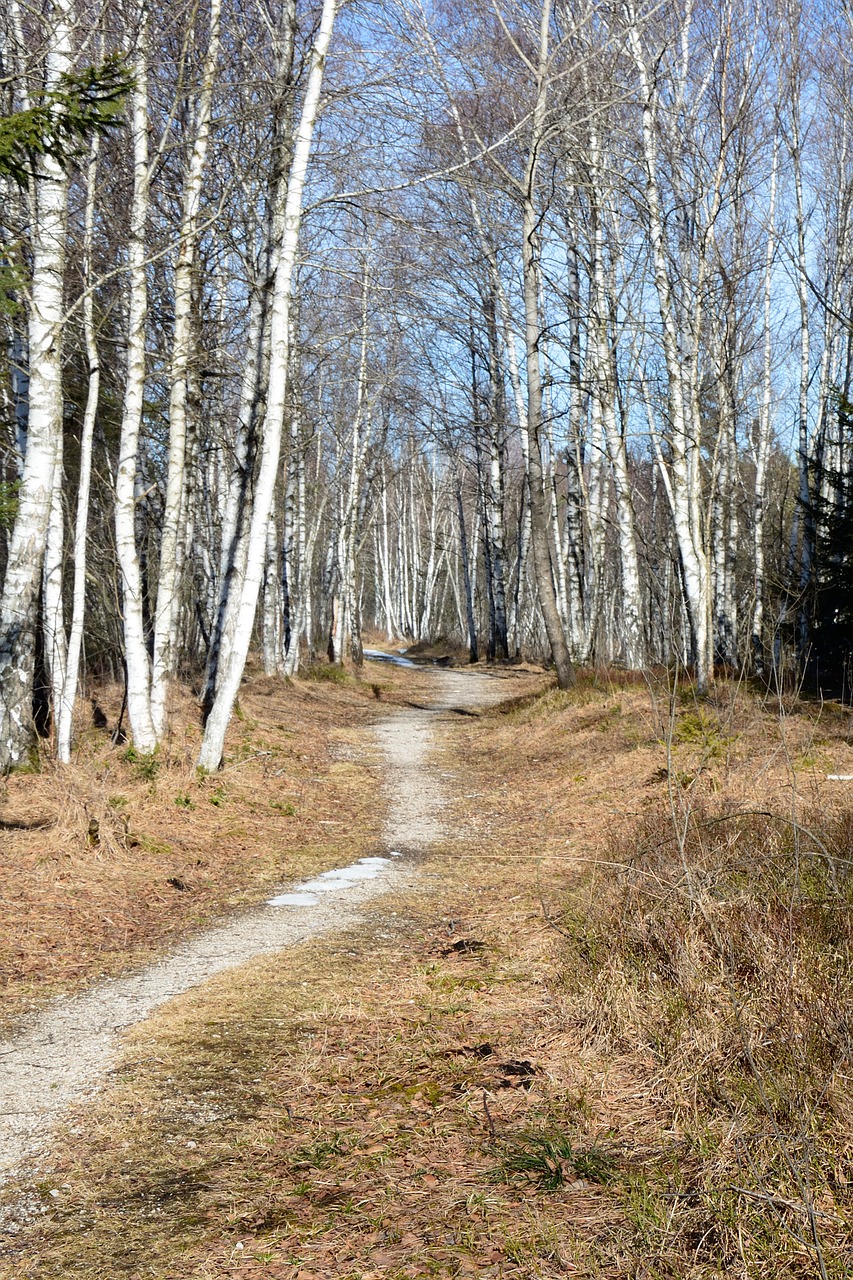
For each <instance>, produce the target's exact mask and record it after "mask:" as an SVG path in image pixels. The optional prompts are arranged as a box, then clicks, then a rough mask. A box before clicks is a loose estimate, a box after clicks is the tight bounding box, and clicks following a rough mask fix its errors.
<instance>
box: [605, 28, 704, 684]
mask: <svg viewBox="0 0 853 1280" xmlns="http://www.w3.org/2000/svg"><path fill="white" fill-rule="evenodd" d="M625 12H626V15H627V18H628V29H627V36H628V46H629V49H630V52H631V55H632V57H633V60H634V64H635V66H636V69H637V73H638V77H639V81H640V88H641V92H642V147H643V164H644V178H645V197H646V214H647V218H648V228H649V237H650V240H651V247H652V261H653V268H654V286H655V292H656V295H657V303H658V311H659V314H660V320H661V329H662V343H663V352H664V360H665V364H666V371H667V407H668V412H669V419H670V445H671V454H672V457H671V464H670V465H671V480H670V492H671V495H672V513H673V524H674V527H675V534H676V539H677V542H678V551H679V557H680V560H681V571H682V581H683V585H684V601H685V606H686V612H687V616H688V619H689V622H690V630H691V634H692V637H693V646H692V647H693V656H694V662H695V667H696V685H697V689H698V690H699V692H700V693H701V692H704V691H705V689H706V688H707V686H708V681H709V680H710V679H711V677H712V676H713V660H712V654H711V648H710V639H711V635H710V628H709V625H708V624H709V615H710V592H709V573H708V563H707V556H706V552H705V548H704V545H703V541H702V520H701V513H700V511H699V472H698V464H699V441H700V432H699V422H698V420H697V419H696V418H695V417H694V412H695V409H696V407H697V402H696V394H697V391H696V386H695V378H692V376H691V372H692V364H691V362H692V358H693V356H694V355H695V351H694V352H691V351H690V350H689V347H690V335H689V334H688V335H686V342H685V346H686V347H687V348H688V353H687V357H686V358H685V355H684V352H683V351H682V349H681V343H680V341H679V332H678V324H677V321H676V313H677V300H676V298H675V295H674V290H673V287H672V282H671V280H670V276H669V271H668V267H667V261H666V252H665V248H664V220H663V213H662V207H661V195H660V188H659V183H658V157H657V138H656V128H657V107H658V88H657V85H656V83H655V82H654V79H653V77H652V74H651V72H650V70H649V67H648V64H647V62H646V59H645V56H644V54H643V49H642V43H641V40H640V34H639V29H638V24H637V17H636V13H635V10H634V5H633V3H628V4H626V5H625ZM682 34H683V46H684V48H685V50H686V48H687V41H688V23H687V21H685V26H684V29H683V33H682ZM685 58H686V53H685ZM683 79H684V77H682V85H683ZM699 305H700V304H699V302H698V300H697V301H696V307H698V306H699ZM696 342H698V338H696V337H694V346H695V343H696Z"/></svg>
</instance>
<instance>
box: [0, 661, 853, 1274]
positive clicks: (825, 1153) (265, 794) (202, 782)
mask: <svg viewBox="0 0 853 1280" xmlns="http://www.w3.org/2000/svg"><path fill="white" fill-rule="evenodd" d="M313 674H315V675H319V674H320V672H315V673H313ZM454 678H458V679H459V680H462V679H464V678H465V673H462V672H460V673H459V675H458V677H457V676H456V673H454ZM493 678H494V680H495V682H496V683H499V684H500V686H501V692H502V693H505V694H506V695H507V697H506V698H505V699H504V700H503V701H502V702H501V703H500V704H499V705H497V706H496V707H494V708H486V709H480V710H477V709H476V708H474V707H467V708H466V707H465V701H464V699H461V698H460V704H461V705H460V707H459V709H458V710H459V711H462V712H463V714H458V713H455V712H444V713H443V714H442V715H441V716H440V717H436V730H435V745H434V748H433V754H432V757H431V767H432V769H433V771H435V773H436V774H437V776H438V777H439V778H440V780H441V786H442V788H443V793H444V801H445V806H446V807H445V812H444V814H443V817H442V821H443V825H444V830H443V833H442V834H441V835H440V837H439V838H438V839H437V840H436V842H435V843H434V844H433V845H432V848H431V849H430V850H429V852H428V853H424V854H423V855H422V856H421V857H420V859H419V860H418V863H417V875H416V876H415V877H414V878H411V877H409V876H406V877H405V878H401V880H400V881H399V883H397V884H396V885H395V886H394V887H392V888H391V889H390V890H389V892H388V893H386V894H384V895H383V896H381V897H375V898H372V899H370V900H369V901H365V902H364V903H363V904H362V905H361V907H360V914H361V919H360V920H359V921H358V922H357V923H351V925H350V926H349V927H348V928H346V929H343V930H341V931H337V932H335V933H331V934H327V935H325V936H322V937H313V938H308V939H306V940H305V941H303V942H302V943H299V944H297V945H295V946H292V947H290V948H289V949H288V950H287V951H284V952H281V953H279V954H276V955H272V956H264V957H261V958H258V959H255V960H253V961H251V962H250V963H248V964H246V965H245V966H243V967H242V968H240V969H237V970H233V971H230V972H227V973H223V974H220V975H219V976H217V977H215V978H213V979H212V980H210V981H209V982H207V983H205V984H204V985H203V986H201V987H197V988H195V989H194V990H193V991H191V992H187V993H185V994H183V995H179V996H177V997H176V998H175V999H173V1000H171V1001H170V1002H169V1003H168V1004H166V1005H164V1006H163V1007H162V1008H160V1009H159V1010H157V1011H156V1012H154V1013H153V1014H152V1016H151V1017H149V1018H148V1019H146V1021H144V1022H143V1023H141V1024H140V1025H139V1026H138V1027H137V1028H136V1029H135V1030H133V1031H131V1032H129V1033H128V1034H127V1035H126V1037H125V1041H124V1050H123V1058H122V1060H121V1061H120V1062H119V1063H118V1065H117V1066H115V1067H114V1068H113V1069H112V1070H111V1072H110V1075H109V1079H108V1081H107V1083H106V1086H105V1087H104V1089H103V1090H102V1091H101V1092H100V1093H99V1094H98V1095H96V1096H95V1097H93V1098H89V1099H87V1101H86V1104H85V1106H84V1107H82V1108H78V1110H77V1111H76V1112H72V1114H71V1115H70V1116H69V1119H68V1122H67V1124H66V1126H65V1127H64V1128H63V1130H62V1131H61V1132H60V1133H59V1134H58V1135H57V1138H56V1140H55V1142H54V1143H53V1145H52V1148H51V1152H50V1155H49V1157H45V1158H43V1159H42V1160H41V1161H39V1166H38V1168H35V1167H30V1168H29V1169H26V1168H25V1169H24V1170H22V1172H21V1175H20V1177H19V1178H18V1179H17V1180H11V1181H10V1182H8V1183H7V1185H6V1186H5V1188H4V1190H3V1192H2V1200H3V1201H4V1203H5V1206H6V1212H5V1217H4V1218H3V1221H4V1222H5V1224H6V1228H7V1238H6V1240H5V1243H4V1245H3V1246H2V1252H0V1276H2V1277H4V1280H5V1278H6V1277H8V1278H9V1280H11V1278H12V1277H15V1278H16V1280H18V1278H19V1277H20V1278H23V1277H45V1278H47V1277H57V1278H58V1277H66V1276H69V1275H79V1276H83V1277H90V1278H92V1280H94V1277H95V1276H96V1275H97V1276H98V1277H103V1276H107V1277H110V1278H112V1277H128V1280H130V1278H133V1280H135V1278H137V1277H138V1280H142V1277H149V1276H151V1277H161V1278H162V1280H171V1278H172V1277H175V1278H177V1277H178V1276H180V1277H181V1278H182V1280H184V1278H192V1280H195V1278H198V1280H202V1278H205V1277H208V1278H213V1277H225V1276H231V1275H235V1276H241V1277H244V1280H252V1278H254V1277H272V1278H276V1280H279V1278H280V1280H297V1278H300V1280H312V1278H314V1280H319V1278H320V1277H324V1278H325V1277H334V1278H335V1280H374V1278H378V1277H380V1276H381V1277H388V1278H389V1280H398V1278H399V1280H402V1278H403V1277H421V1276H423V1277H427V1276H460V1277H465V1276H468V1275H472V1276H473V1275H480V1276H494V1277H506V1280H509V1278H510V1277H513V1278H515V1277H530V1278H531V1280H532V1278H533V1277H541V1278H543V1280H545V1278H548V1277H553V1278H555V1280H556V1277H559V1276H565V1275H584V1276H591V1277H592V1276H596V1277H597V1276H602V1277H603V1276H608V1277H609V1276H614V1277H615V1276H632V1277H633V1276H649V1277H651V1276H660V1277H664V1276H667V1277H669V1276H672V1277H675V1276H678V1277H681V1276H685V1277H686V1276H689V1277H692V1278H695V1280H699V1278H700V1277H703V1278H704V1277H711V1276H722V1275H729V1276H731V1275H735V1276H742V1277H758V1276H764V1275H767V1276H770V1275H772V1276H774V1277H779V1276H791V1277H794V1276H797V1277H801V1276H802V1277H804V1276H814V1275H826V1276H828V1277H832V1278H833V1280H836V1277H841V1276H846V1275H848V1274H850V1272H851V1271H853V1249H851V1244H850V1241H851V1232H850V1225H851V1216H853V1196H851V1191H853V1160H852V1159H851V1152H853V1108H851V1101H850V1088H849V1081H850V1077H851V1074H853V1072H851V1042H852V1041H853V1005H851V981H850V979H851V972H853V970H851V945H850V916H851V906H853V876H851V874H850V869H851V857H852V856H853V820H851V818H850V816H849V811H850V810H851V808H853V806H850V804H849V802H847V801H846V800H845V797H846V795H847V793H848V788H849V787H850V786H851V785H853V784H851V783H850V782H844V781H839V780H835V778H834V777H830V776H828V775H842V776H844V775H851V774H853V736H851V735H853V725H851V718H850V714H849V712H847V711H845V710H843V709H841V708H838V707H835V706H829V705H824V706H821V705H817V704H809V703H805V702H802V701H799V700H798V699H796V698H795V697H793V696H791V697H786V698H781V699H779V698H768V697H762V696H761V695H759V694H758V693H756V692H753V691H750V690H749V689H747V688H746V687H745V686H742V685H738V684H736V683H734V682H730V681H722V682H720V683H719V684H718V686H717V687H716V688H715V690H714V692H713V694H712V695H711V697H710V698H708V699H705V700H702V701H701V702H700V701H697V700H696V699H694V698H693V697H692V694H691V691H690V689H689V686H688V685H683V686H681V687H673V686H672V682H671V680H670V679H669V678H668V677H666V676H665V675H664V674H663V673H661V674H660V675H659V676H656V677H650V678H649V679H648V680H647V681H644V682H631V681H629V680H627V679H626V678H625V677H622V676H619V675H618V674H616V673H610V674H609V675H608V674H607V673H600V674H599V675H597V676H596V675H592V674H590V675H585V676H584V677H583V678H582V679H581V681H580V682H579V685H578V687H577V689H575V690H574V691H572V692H571V693H567V694H563V693H560V692H558V691H557V690H555V689H553V687H552V686H551V681H550V680H549V678H548V677H546V676H544V675H542V674H541V673H536V672H532V671H518V670H510V671H507V672H503V673H500V674H499V675H495V676H494V677H493ZM431 680H432V673H431V672H429V671H419V670H403V669H386V668H385V667H382V668H379V667H376V668H373V667H371V669H370V671H369V672H367V673H366V674H365V676H364V677H363V679H362V680H361V681H355V680H352V679H348V680H346V681H343V682H330V681H328V680H323V679H314V680H300V681H298V682H295V683H294V684H293V685H291V686H288V687H285V686H282V685H278V684H276V683H275V682H272V681H265V680H264V679H263V678H262V677H258V676H255V677H254V678H253V679H252V680H251V681H250V682H249V685H248V686H247V689H246V691H245V693H244V695H243V698H242V700H241V701H242V718H241V720H240V721H239V722H238V723H237V725H236V726H235V729H234V733H233V736H232V738H231V740H230V742H229V747H228V766H227V768H226V771H225V772H224V774H223V775H221V776H218V777H217V778H196V776H195V774H194V771H193V769H192V764H191V761H192V758H193V747H194V745H195V735H196V733H197V730H196V729H195V728H194V727H193V726H192V723H191V717H190V715H189V714H187V715H186V716H185V717H184V729H183V730H182V734H181V738H180V741H179V742H178V741H177V740H176V741H174V742H173V743H172V744H171V745H170V747H169V750H168V751H167V752H164V753H163V758H162V760H160V761H154V762H150V761H144V760H143V761H138V760H135V759H134V758H133V756H132V753H131V754H130V755H129V754H128V753H127V752H126V751H123V750H122V749H118V750H116V749H111V748H110V747H109V745H108V743H107V742H106V740H104V739H101V738H98V737H97V736H96V734H95V733H94V731H93V733H92V735H91V738H90V741H89V742H88V744H87V745H86V748H85V749H84V751H83V753H81V756H80V758H79V762H78V765H77V766H75V770H74V772H73V773H72V774H70V775H66V774H59V773H53V772H52V771H50V770H48V771H46V772H44V773H42V774H40V775H37V776H34V777H31V778H16V779H13V780H11V781H10V783H9V785H8V791H7V794H6V796H5V797H3V801H4V802H3V804H2V805H0V820H3V821H5V822H7V823H8V822H21V821H23V820H24V819H26V820H27V821H39V822H43V823H44V824H45V825H44V826H41V827H38V828H34V829H31V830H28V831H20V830H16V831H10V830H8V829H7V832H6V835H5V836H4V840H5V842H6V843H7V844H8V845H9V846H10V848H9V853H8V855H7V857H6V858H5V859H4V865H3V868H2V876H3V877H4V881H3V884H2V891H0V897H2V899H3V906H4V910H3V918H2V922H0V955H2V957H3V964H4V969H5V971H6V973H7V993H8V1000H7V1007H8V1010H9V1015H8V1025H9V1026H11V1025H12V1023H13V1021H14V1019H15V1018H19V1017H20V1016H21V1015H22V1014H24V1013H25V1012H26V1010H27V1009H30V1010H32V1009H33V1007H38V1008H42V1007H43V1006H44V1003H45V1000H46V998H47V997H48V996H51V997H52V996H55V995H57V994H59V993H64V994H70V993H72V992H74V991H78V990H80V989H81V988H83V987H85V986H87V985H89V986H91V984H92V982H93V981H94V980H96V979H99V978H100V977H101V976H102V975H104V974H107V975H109V974H115V973H117V972H119V971H120V970H122V969H123V968H126V966H127V964H128V962H129V961H130V962H132V963H134V964H136V965H139V964H143V963H147V962H148V961H150V960H151V959H152V958H153V957H154V956H156V955H157V954H160V953H162V952H163V951H164V950H165V949H167V948H168V947H169V946H170V945H171V944H172V943H174V941H175V940H176V939H178V938H180V937H183V936H185V935H186V934H187V932H188V931H192V930H198V929H200V928H203V927H204V926H205V925H207V924H209V923H210V922H211V921H212V920H213V919H214V918H217V917H220V916H221V915H222V914H223V913H225V912H228V911H231V910H233V909H234V908H236V907H239V906H243V905H245V904H247V903H250V902H251V903H256V902H258V901H259V900H260V899H261V898H262V897H264V896H266V895H268V893H269V889H270V887H271V886H272V885H274V884H279V883H282V882H289V881H292V880H295V879H301V878H303V877H304V876H306V875H311V874H313V873H315V872H317V871H318V870H320V869H325V868H328V867H330V866H340V865H343V863H344V862H352V861H353V860H354V859H356V858H357V857H360V856H364V855H368V854H372V853H374V852H375V851H376V849H377V848H378V847H379V846H380V844H381V840H382V826H383V821H384V820H385V816H386V810H387V804H386V799H385V797H384V796H383V791H382V783H383V778H382V771H381V766H380V762H379V758H378V756H377V751H376V745H375V744H376V739H375V736H374V726H375V724H376V723H377V721H378V720H379V719H381V718H382V717H383V716H384V715H387V714H388V709H390V710H391V711H392V712H393V711H394V710H395V708H405V707H408V708H410V709H414V710H416V711H417V710H418V709H419V708H423V707H424V706H427V705H429V703H430V702H431V701H432V700H433V699H434V689H435V684H434V683H431ZM374 686H375V687H374ZM471 701H472V703H473V702H474V701H475V699H472V700H471ZM104 705H105V707H106V709H107V710H108V711H109V710H110V708H109V707H107V705H106V703H105V704H104ZM188 705H189V699H188ZM466 711H467V712H468V714H464V712H466ZM421 714H423V713H422V712H421ZM93 822H94V823H95V824H96V826H95V828H93V826H92V824H93ZM47 824H49V825H47ZM816 828H819V829H816ZM174 881H178V882H179V883H180V884H181V885H184V886H186V887H185V888H180V887H176V886H175V885H174V883H173V882H174Z"/></svg>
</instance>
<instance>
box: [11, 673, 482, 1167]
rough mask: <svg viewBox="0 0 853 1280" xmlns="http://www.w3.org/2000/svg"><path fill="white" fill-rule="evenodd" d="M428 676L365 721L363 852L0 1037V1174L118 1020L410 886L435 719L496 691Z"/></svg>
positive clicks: (88, 1081)
mask: <svg viewBox="0 0 853 1280" xmlns="http://www.w3.org/2000/svg"><path fill="white" fill-rule="evenodd" d="M431 676H432V679H433V680H434V693H433V697H432V698H431V700H430V705H429V707H426V708H420V707H413V708H407V709H405V710H402V711H397V712H395V714H394V715H392V716H389V717H388V718H387V719H385V720H383V721H381V722H380V723H379V724H378V725H376V726H375V728H374V730H373V732H374V733H375V737H376V740H377V742H378V745H379V748H380V751H381V756H382V760H381V767H382V769H383V773H384V791H385V795H386V799H387V814H386V819H385V824H384V828H383V836H382V841H381V846H380V848H379V849H378V850H377V852H376V855H375V856H372V857H369V858H363V859H360V860H359V861H358V862H356V863H354V864H352V865H351V866H347V867H341V868H332V869H330V870H328V871H326V872H323V873H322V874H321V875H319V876H317V877H315V878H314V879H312V880H310V881H305V882H303V883H302V884H298V885H289V886H282V889H281V892H280V893H278V894H277V895H275V896H274V897H271V898H270V899H268V901H267V902H266V903H264V904H263V905H262V906H259V907H257V908H255V909H254V910H251V911H248V912H244V913H243V914H241V915H239V916H237V917H236V918H235V919H232V920H230V921H228V922H227V923H225V924H222V925H220V926H219V927H217V928H214V929H210V930H208V931H207V932H205V933H203V934H201V935H200V936H198V937H195V938H191V939H190V940H188V941H187V942H186V943H184V944H183V945H182V946H180V947H178V948H177V949H176V950H174V951H173V952H172V953H171V954H170V955H168V956H167V957H166V958H165V959H163V960H162V961H160V962H159V963H157V964H155V965H151V966H149V967H147V968H145V969H142V970H140V971H138V972H135V973H131V974H129V975H127V976H126V977H122V978H118V979H110V980H107V981H104V982H100V983H98V985H97V986H95V987H93V988H92V989H91V990H89V991H87V992H85V993H84V994H82V995H79V996H74V997H70V998H67V999H59V1000H56V1001H53V1002H52V1003H51V1004H50V1006H49V1007H48V1008H47V1009H46V1010H45V1011H44V1012H42V1013H41V1014H39V1015H38V1016H37V1017H35V1018H33V1020H32V1022H31V1023H30V1025H29V1026H27V1027H25V1029H24V1031H23V1032H21V1033H20V1034H19V1035H18V1036H16V1037H15V1038H14V1039H13V1040H9V1041H6V1042H4V1043H0V1182H2V1181H4V1180H6V1179H8V1178H9V1177H11V1176H12V1175H13V1174H14V1173H16V1172H17V1171H18V1168H19V1166H20V1165H21V1164H22V1163H24V1162H27V1161H32V1160H34V1159H36V1158H38V1157H39V1156H40V1155H42V1154H43V1153H45V1152H46V1151H47V1150H48V1149H49V1146H50V1139H51V1134H52V1132H53V1129H54V1127H55V1125H56V1124H57V1123H58V1122H59V1121H60V1120H61V1118H62V1117H63V1115H64V1114H65V1113H66V1112H67V1111H68V1110H69V1108H71V1107H72V1106H73V1105H74V1104H75V1103H77V1102H79V1101H80V1100H81V1099H82V1098H83V1097H85V1096H86V1095H87V1094H89V1093H91V1092H92V1091H93V1090H96V1089H97V1088H98V1087H99V1085H100V1083H101V1082H102V1081H103V1079H104V1077H105V1075H106V1073H107V1072H108V1071H109V1069H110V1068H111V1066H112V1065H113V1063H114V1062H115V1060H116V1057H117V1054H118V1050H119V1047H120V1040H121V1035H122V1032H124V1031H125V1030H126V1029H127V1028H129V1027H132V1026H135V1025H136V1024H138V1023H140V1022H142V1021H143V1020H144V1019H145V1018H147V1017H148V1015H149V1014H150V1013H151V1012H152V1011H153V1010H154V1009H156V1008H158V1006H160V1005H163V1004H164V1003H165V1002H166V1001H168V1000H170V999H171V998H172V997H173V996H177V995H180V994H182V993H183V992H186V991H188V990H190V989H192V988H194V987H198V986H200V985H201V984H202V983H204V982H206V981H207V980H208V979H209V978H212V977H213V976H214V975H215V974H218V973H221V972H223V971H224V970H227V969H233V968H236V967H238V966H239V965H242V964H245V963H246V962H248V961H250V960H252V959H253V958H254V957H256V956H262V955H269V954H271V953H273V952H277V951H282V950H284V949H286V948H287V947H291V946H294V945H296V944H297V943H300V942H303V941H304V940H305V939H307V938H310V937H314V936H317V935H319V934H325V933H329V932H331V931H333V930H337V929H344V928H349V927H352V926H353V925H354V924H356V923H357V922H358V920H359V918H360V908H361V907H362V906H363V905H364V904H365V903H366V902H367V901H369V900H371V899H375V898H376V897H378V896H380V895H381V894H383V893H386V892H388V891H389V890H390V889H392V888H402V887H406V888H411V887H413V885H414V884H415V882H416V880H417V874H418V869H417V862H416V855H418V854H422V853H424V852H426V851H428V850H429V848H430V846H431V845H433V844H434V843H436V842H437V841H439V840H440V839H441V837H442V834H443V827H442V821H441V814H442V810H443V808H444V803H445V802H444V796H443V792H442V786H441V780H440V777H439V775H438V773H437V772H436V770H435V769H434V767H433V766H431V764H430V760H429V755H430V748H431V746H432V745H433V742H434V740H435V736H436V733H437V732H440V724H441V718H442V716H444V715H446V714H447V713H448V712H453V711H454V710H455V709H456V708H474V707H482V706H487V705H490V704H494V703H496V702H499V701H500V700H501V699H502V698H503V697H505V696H506V690H505V686H504V685H503V684H502V683H501V682H500V681H497V680H494V679H492V678H490V677H489V676H484V675H480V674H475V673H472V672H465V671H445V670H441V669H436V670H435V671H434V672H431Z"/></svg>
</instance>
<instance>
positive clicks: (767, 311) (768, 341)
mask: <svg viewBox="0 0 853 1280" xmlns="http://www.w3.org/2000/svg"><path fill="white" fill-rule="evenodd" d="M778 174H779V142H778V137H777V138H775V139H774V142H773V163H772V167H771V172H770V208H769V210H768V215H767V244H766V245H765V249H764V281H763V290H764V299H763V301H764V350H763V357H762V370H761V372H762V382H761V407H760V410H759V416H758V437H757V439H756V442H755V482H754V488H753V493H754V498H755V516H754V521H753V531H752V538H753V574H754V578H753V581H754V588H753V590H754V592H755V601H754V604H753V608H752V628H751V630H752V646H751V647H752V661H753V665H754V667H755V670H756V672H757V673H758V674H759V675H761V674H762V672H763V670H764V654H765V640H764V595H765V590H766V585H765V568H764V565H765V558H764V539H765V532H764V525H765V516H766V512H767V466H768V463H769V461H770V442H771V438H772V432H773V408H772V406H773V331H772V328H771V320H772V315H773V263H774V260H775V257H776V189H777V184H778Z"/></svg>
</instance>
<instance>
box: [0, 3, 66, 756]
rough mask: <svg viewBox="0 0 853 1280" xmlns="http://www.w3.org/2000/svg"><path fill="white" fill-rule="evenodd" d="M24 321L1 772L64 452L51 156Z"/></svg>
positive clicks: (62, 225) (61, 43)
mask: <svg viewBox="0 0 853 1280" xmlns="http://www.w3.org/2000/svg"><path fill="white" fill-rule="evenodd" d="M72 21H73V14H72V6H71V4H70V3H69V0H53V3H52V4H50V6H49V10H48V17H47V21H46V28H47V31H46V34H47V45H48V50H49V51H48V54H47V66H46V88H47V89H48V90H51V89H53V88H55V87H56V85H57V83H58V82H59V78H60V77H61V76H62V75H63V73H65V72H67V71H68V70H70V67H71V56H72V51H71V42H72ZM37 174H38V180H37V183H36V197H35V199H36V207H35V220H34V224H33V231H32V245H33V265H32V285H31V295H30V299H31V300H30V321H29V335H28V346H29V375H30V385H29V414H28V424H27V448H26V457H25V459H24V468H23V475H22V477H21V483H20V489H19V494H18V511H17V515H16V518H15V524H14V527H13V530H12V536H11V539H10V541H9V549H8V555H7V562H6V575H5V579H4V583H3V594H2V598H0V773H2V772H3V771H5V770H9V769H12V768H15V767H17V766H19V765H22V764H24V763H25V762H26V760H27V757H28V753H29V750H30V747H31V746H32V743H33V738H34V729H33V719H32V699H33V675H34V667H35V649H36V626H37V612H38V598H39V591H40V587H41V580H42V568H43V564H44V556H45V546H46V540H47V531H48V523H49V520H50V509H51V502H52V499H53V494H54V471H55V467H56V461H57V456H58V453H59V450H60V448H61V439H62V420H63V400H62V322H63V296H62V294H63V274H64V268H65V241H66V205H67V196H68V176H67V173H66V171H65V168H64V166H63V165H61V164H59V163H58V162H57V161H56V160H55V159H53V158H52V157H50V156H46V157H43V158H42V159H41V160H40V161H39V162H38V166H37Z"/></svg>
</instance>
